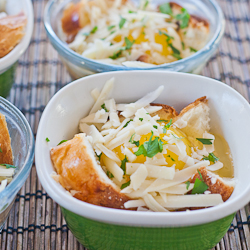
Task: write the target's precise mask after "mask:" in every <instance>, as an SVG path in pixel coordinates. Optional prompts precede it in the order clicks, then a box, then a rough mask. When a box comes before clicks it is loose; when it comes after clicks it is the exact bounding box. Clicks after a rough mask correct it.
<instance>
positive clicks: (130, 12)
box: [128, 10, 136, 14]
mask: <svg viewBox="0 0 250 250" xmlns="http://www.w3.org/2000/svg"><path fill="white" fill-rule="evenodd" d="M128 13H129V14H132V13H136V11H133V10H129V11H128Z"/></svg>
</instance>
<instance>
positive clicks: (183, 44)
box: [181, 42, 185, 50]
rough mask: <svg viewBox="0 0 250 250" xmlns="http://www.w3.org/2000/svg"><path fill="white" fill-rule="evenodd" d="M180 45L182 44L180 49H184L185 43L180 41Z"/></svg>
mask: <svg viewBox="0 0 250 250" xmlns="http://www.w3.org/2000/svg"><path fill="white" fill-rule="evenodd" d="M181 46H182V50H184V49H185V43H184V42H181Z"/></svg>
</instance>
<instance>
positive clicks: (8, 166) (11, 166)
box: [0, 163, 17, 169]
mask: <svg viewBox="0 0 250 250" xmlns="http://www.w3.org/2000/svg"><path fill="white" fill-rule="evenodd" d="M0 165H1V166H4V167H6V168H7V169H8V168H17V167H16V166H14V165H10V164H5V163H3V164H0Z"/></svg>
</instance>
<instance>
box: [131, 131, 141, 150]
mask: <svg viewBox="0 0 250 250" xmlns="http://www.w3.org/2000/svg"><path fill="white" fill-rule="evenodd" d="M134 135H135V133H134V134H132V135H131V137H130V139H129V142H130V143H132V144H135V145H136V146H137V147H139V145H140V142H139V141H134V140H133V137H134Z"/></svg>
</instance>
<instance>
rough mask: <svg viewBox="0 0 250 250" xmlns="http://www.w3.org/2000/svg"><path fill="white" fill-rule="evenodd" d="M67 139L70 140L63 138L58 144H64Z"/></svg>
mask: <svg viewBox="0 0 250 250" xmlns="http://www.w3.org/2000/svg"><path fill="white" fill-rule="evenodd" d="M66 141H68V140H62V141H60V142H59V143H58V144H57V146H58V145H60V144H62V143H64V142H66Z"/></svg>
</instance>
